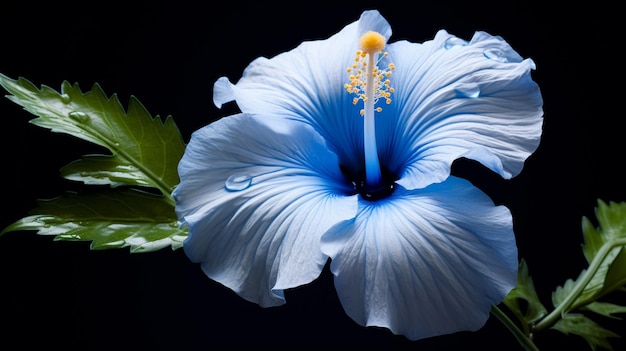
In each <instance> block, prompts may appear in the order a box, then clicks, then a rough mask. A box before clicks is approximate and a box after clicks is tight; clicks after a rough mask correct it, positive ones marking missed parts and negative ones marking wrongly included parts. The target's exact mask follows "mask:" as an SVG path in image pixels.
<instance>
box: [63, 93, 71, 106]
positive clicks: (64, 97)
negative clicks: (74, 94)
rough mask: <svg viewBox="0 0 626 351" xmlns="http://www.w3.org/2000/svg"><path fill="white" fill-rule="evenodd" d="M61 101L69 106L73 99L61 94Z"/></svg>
mask: <svg viewBox="0 0 626 351" xmlns="http://www.w3.org/2000/svg"><path fill="white" fill-rule="evenodd" d="M61 101H63V103H64V104H69V103H70V102H71V101H72V99H70V96H69V95H67V94H61Z"/></svg>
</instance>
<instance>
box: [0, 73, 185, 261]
mask: <svg viewBox="0 0 626 351" xmlns="http://www.w3.org/2000/svg"><path fill="white" fill-rule="evenodd" d="M0 86H2V87H3V88H4V89H6V91H8V92H9V93H10V95H8V96H7V97H8V98H9V99H10V100H11V101H13V102H15V103H16V104H18V105H20V106H22V107H23V108H24V109H25V110H26V111H28V112H30V113H31V114H33V115H35V116H36V117H35V118H33V119H31V120H30V122H31V123H33V124H35V125H37V126H40V127H44V128H48V129H50V130H51V131H53V132H59V133H65V134H69V135H72V136H74V137H77V138H80V139H83V140H86V141H88V142H91V143H94V144H97V145H100V146H102V147H104V148H106V149H108V150H109V151H110V154H92V155H84V156H83V157H82V158H81V159H79V160H76V161H74V162H71V163H70V164H68V165H66V166H64V167H63V168H61V175H62V176H63V177H65V178H66V179H69V180H72V181H77V182H82V183H84V184H88V185H108V186H104V187H102V186H101V187H93V188H95V189H93V188H92V189H90V190H88V191H85V192H84V193H73V192H67V193H66V194H65V195H62V196H59V197H57V198H55V199H48V200H39V201H38V206H37V207H36V208H35V209H33V210H32V211H31V213H30V215H29V216H27V217H25V218H22V219H20V220H18V221H16V222H14V223H13V224H11V225H9V226H8V227H7V228H5V229H4V230H3V231H2V232H1V233H0V235H1V234H4V233H7V232H12V231H22V230H36V231H37V233H38V234H42V235H54V236H55V240H86V241H91V248H92V249H105V248H119V247H127V246H128V247H130V250H131V252H149V251H154V250H158V249H161V248H163V247H167V246H171V247H172V248H173V249H177V248H179V247H181V245H182V240H183V239H184V238H185V237H186V236H187V233H186V231H185V229H182V228H180V227H179V225H178V222H177V216H176V213H175V211H174V199H173V197H172V191H173V190H174V188H175V187H176V185H177V184H178V182H179V178H178V173H177V165H178V162H179V160H180V158H181V157H182V154H183V152H184V149H185V143H184V141H183V139H182V137H181V135H180V132H179V130H178V128H177V126H176V125H175V124H174V121H173V119H172V118H171V117H170V116H168V117H167V118H165V119H164V120H163V119H161V118H160V117H159V116H156V117H154V118H153V117H152V116H151V115H150V114H149V113H148V111H147V110H146V109H145V107H144V106H143V105H142V104H141V103H140V102H139V100H137V99H136V98H135V97H132V96H131V98H130V102H129V105H128V109H127V111H125V110H124V108H123V107H122V105H121V104H120V101H119V99H118V98H117V96H116V95H115V94H114V95H112V96H107V95H106V94H105V93H104V92H103V91H102V89H101V88H100V86H99V85H98V84H95V85H94V86H93V88H92V89H91V90H90V91H86V92H83V91H82V90H81V89H80V87H79V86H78V84H70V83H68V82H67V81H65V82H63V83H62V85H61V91H60V92H58V91H56V90H54V89H51V88H50V87H48V86H45V85H42V86H41V88H37V87H36V86H35V85H34V84H32V83H31V82H30V81H28V80H26V79H24V78H18V79H17V80H14V79H11V78H9V77H7V76H4V75H2V74H0Z"/></svg>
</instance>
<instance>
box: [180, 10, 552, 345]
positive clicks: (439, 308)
mask: <svg viewBox="0 0 626 351" xmlns="http://www.w3.org/2000/svg"><path fill="white" fill-rule="evenodd" d="M390 36H391V28H390V26H389V24H388V23H387V21H386V20H385V19H384V18H383V17H382V16H381V15H380V14H379V13H378V12H377V11H366V12H364V13H363V14H362V15H361V17H360V19H359V20H358V21H356V22H354V23H351V24H349V25H348V26H346V27H345V28H344V29H343V30H341V31H340V32H339V33H337V34H335V35H333V36H332V37H330V38H328V39H326V40H318V41H310V42H304V43H302V44H301V45H299V46H298V47H297V48H295V49H293V50H292V51H289V52H285V53H282V54H280V55H277V56H276V57H273V58H271V59H267V58H258V59H256V60H255V61H253V62H252V63H251V64H250V65H249V67H247V68H246V70H245V71H244V74H243V76H242V77H241V79H240V80H239V81H238V82H237V83H236V84H233V83H231V82H230V81H229V80H228V79H227V78H225V77H223V78H220V79H219V80H218V81H217V82H216V83H215V86H214V102H215V104H216V105H217V106H218V107H220V106H222V105H223V104H224V103H227V102H230V101H235V102H236V103H237V105H238V107H239V108H240V109H241V111H242V113H240V114H236V115H233V116H228V117H225V118H222V119H220V120H218V121H216V122H214V123H211V124H209V125H208V126H206V127H204V128H202V129H200V130H198V131H196V132H195V133H193V135H192V138H191V140H190V142H189V144H188V146H187V149H186V151H185V154H184V157H183V159H182V160H181V162H180V165H179V174H180V177H181V182H180V185H179V186H178V187H177V188H176V190H175V191H174V196H175V199H176V210H177V213H178V216H179V218H180V221H181V222H182V223H183V225H185V226H187V227H188V229H189V237H188V238H187V239H186V241H185V243H184V250H185V252H186V254H187V255H188V257H189V258H190V259H191V260H192V261H194V262H199V263H201V267H202V269H203V271H204V272H205V273H206V275H207V276H208V277H209V278H211V279H214V280H215V281H218V282H220V283H221V284H223V285H225V286H227V287H229V288H230V289H232V290H233V291H235V292H236V293H237V294H239V295H240V296H241V297H243V298H245V299H246V300H249V301H252V302H255V303H257V304H259V305H261V306H276V305H281V304H283V303H285V295H284V291H285V290H286V289H290V288H293V287H296V286H300V285H303V284H307V283H310V282H311V281H313V280H315V279H316V278H317V277H318V276H319V274H320V273H321V271H322V269H323V268H324V266H325V264H326V263H327V262H328V260H329V259H330V262H331V263H330V269H331V271H332V273H333V274H334V276H335V286H336V289H337V292H338V295H339V298H340V300H341V303H342V305H343V307H344V309H345V311H346V312H347V314H348V315H349V316H350V317H351V318H352V319H354V320H355V321H356V322H357V323H359V324H361V325H364V326H381V327H386V328H389V329H390V330H391V331H392V332H393V333H396V334H402V335H405V336H406V337H407V338H409V339H412V340H415V339H420V338H425V337H431V336H436V335H441V334H447V333H453V332H456V331H463V330H477V329H479V328H481V327H482V326H483V325H484V323H485V321H486V320H487V318H488V316H489V311H490V306H491V305H492V304H498V303H499V302H501V300H502V299H503V298H504V296H505V295H506V294H507V293H508V292H509V291H510V290H511V289H512V288H513V287H514V286H515V285H516V282H517V266H518V255H517V248H516V244H515V237H514V233H513V225H512V216H511V213H510V211H509V210H508V209H507V208H506V207H504V206H496V205H495V204H494V203H493V201H492V200H491V199H490V198H489V197H488V196H487V195H486V194H484V193H483V192H482V191H481V190H479V189H478V188H476V187H475V186H473V185H472V184H471V183H470V182H469V181H467V180H464V179H461V178H458V177H455V176H452V175H451V174H450V173H451V165H452V163H453V161H455V160H456V159H458V158H460V157H466V158H469V159H473V160H477V161H479V162H480V163H482V164H483V165H485V166H486V167H488V168H489V169H491V170H493V171H494V172H496V173H498V174H499V175H500V176H502V177H504V178H506V179H508V178H511V177H513V176H515V175H517V174H519V173H520V171H521V170H522V168H523V165H524V161H525V160H526V158H527V157H528V156H529V155H530V154H531V153H532V152H534V151H535V149H536V148H537V146H538V144H539V141H540V138H541V131H542V123H543V118H542V116H543V111H542V97H541V93H540V90H539V87H538V86H537V84H536V83H535V82H534V81H533V80H532V78H531V71H532V70H533V69H534V68H535V66H534V63H533V61H532V60H530V59H523V58H522V57H520V55H519V54H517V53H516V52H515V51H514V50H513V49H512V48H511V47H510V46H509V45H508V44H507V43H506V42H505V41H504V40H503V39H502V38H500V37H496V36H491V35H489V34H487V33H484V32H477V33H475V35H474V36H473V37H472V38H471V39H470V40H469V41H466V40H462V39H460V38H458V37H455V36H453V35H451V34H449V33H447V32H446V31H444V30H441V31H439V32H438V33H437V34H436V36H435V37H434V39H433V40H431V41H427V42H424V43H422V44H417V43H411V42H408V41H398V42H393V43H388V40H389V38H390ZM355 55H356V56H355ZM355 57H356V59H355ZM346 68H349V69H348V70H349V71H350V72H347V70H346Z"/></svg>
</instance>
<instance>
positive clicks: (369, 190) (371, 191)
mask: <svg viewBox="0 0 626 351" xmlns="http://www.w3.org/2000/svg"><path fill="white" fill-rule="evenodd" d="M339 168H340V169H341V172H342V173H343V175H344V177H345V178H346V180H347V181H348V183H350V184H352V187H353V193H352V194H360V195H361V197H362V198H363V199H364V200H367V201H376V200H380V199H383V198H386V197H388V196H389V195H391V194H392V193H393V192H394V190H395V189H396V180H398V177H397V175H396V174H395V173H393V172H390V171H389V170H388V169H387V168H386V167H384V166H381V174H382V181H380V182H379V183H377V184H368V183H367V182H366V180H365V179H366V178H365V168H361V169H359V170H357V171H354V170H352V169H350V168H349V167H345V166H343V165H340V166H339Z"/></svg>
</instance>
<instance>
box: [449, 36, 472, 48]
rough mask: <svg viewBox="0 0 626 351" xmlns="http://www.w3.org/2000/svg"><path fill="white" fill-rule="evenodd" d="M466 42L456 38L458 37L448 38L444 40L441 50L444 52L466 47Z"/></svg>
mask: <svg viewBox="0 0 626 351" xmlns="http://www.w3.org/2000/svg"><path fill="white" fill-rule="evenodd" d="M466 45H467V40H464V39H461V38H458V37H450V38H448V39H446V42H445V43H444V44H443V48H444V49H446V50H450V49H452V48H453V47H455V46H466Z"/></svg>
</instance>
